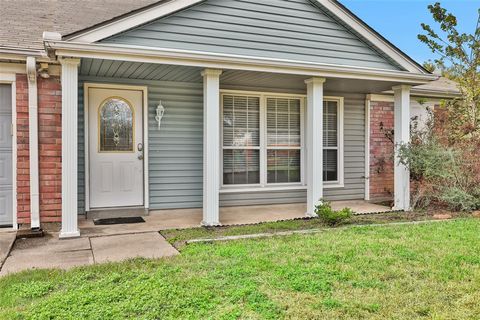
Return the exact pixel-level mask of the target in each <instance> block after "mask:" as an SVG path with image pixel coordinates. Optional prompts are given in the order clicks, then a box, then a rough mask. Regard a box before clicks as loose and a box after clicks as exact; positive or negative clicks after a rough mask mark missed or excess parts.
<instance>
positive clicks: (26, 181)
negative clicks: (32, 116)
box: [16, 74, 30, 224]
mask: <svg viewBox="0 0 480 320" xmlns="http://www.w3.org/2000/svg"><path fill="white" fill-rule="evenodd" d="M16 87H17V221H18V223H19V224H29V223H30V171H29V168H30V162H29V161H30V156H29V148H28V146H29V144H28V83H27V75H25V74H17V81H16Z"/></svg>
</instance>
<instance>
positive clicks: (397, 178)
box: [393, 85, 411, 210]
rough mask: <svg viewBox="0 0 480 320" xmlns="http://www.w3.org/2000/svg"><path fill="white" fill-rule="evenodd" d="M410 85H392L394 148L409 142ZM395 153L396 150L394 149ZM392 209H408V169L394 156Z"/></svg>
mask: <svg viewBox="0 0 480 320" xmlns="http://www.w3.org/2000/svg"><path fill="white" fill-rule="evenodd" d="M410 88H411V87H410V86H407V85H400V86H396V87H393V92H394V118H395V121H394V122H395V124H394V132H395V134H394V137H395V149H396V150H397V147H398V146H399V145H401V144H405V143H409V142H410ZM395 153H396V155H397V151H395ZM394 194H395V195H394V198H395V199H394V200H395V204H394V207H393V208H394V209H395V210H409V209H410V171H409V170H408V168H407V167H406V166H405V165H403V164H401V163H400V162H399V159H398V157H397V156H395V167H394Z"/></svg>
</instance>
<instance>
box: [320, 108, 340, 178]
mask: <svg viewBox="0 0 480 320" xmlns="http://www.w3.org/2000/svg"><path fill="white" fill-rule="evenodd" d="M338 148H339V144H338V101H324V102H323V181H327V182H328V181H337V180H338V151H339V149H338Z"/></svg>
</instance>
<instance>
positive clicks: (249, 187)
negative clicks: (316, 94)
mask: <svg viewBox="0 0 480 320" xmlns="http://www.w3.org/2000/svg"><path fill="white" fill-rule="evenodd" d="M225 95H236V96H248V97H258V98H259V99H260V146H259V147H238V148H236V147H225V149H227V150H232V149H240V150H244V149H253V150H260V154H259V156H260V182H259V183H256V184H235V185H232V184H229V185H226V184H224V183H223V150H224V147H223V97H224V96H225ZM267 98H289V99H299V100H300V148H299V149H300V182H285V183H267V174H268V172H267V149H275V148H267V134H266V130H267ZM306 99H307V96H306V95H304V94H290V93H276V92H259V91H244V90H227V89H221V90H220V124H219V125H220V192H221V193H229V192H256V191H270V190H299V189H307V185H306V174H307V173H306V158H305V135H306V131H305V130H306V127H305V113H306ZM324 101H336V102H338V152H337V156H338V180H337V181H328V182H324V188H325V189H328V188H341V187H343V186H344V182H343V177H344V173H343V169H344V163H343V162H344V161H343V159H344V158H343V149H344V146H343V145H344V139H343V136H344V134H343V122H344V119H343V103H344V98H343V97H333V96H324ZM297 148H298V147H292V148H291V149H292V150H293V149H297ZM280 149H288V148H283V147H282V148H280Z"/></svg>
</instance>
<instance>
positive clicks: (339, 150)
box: [322, 96, 345, 189]
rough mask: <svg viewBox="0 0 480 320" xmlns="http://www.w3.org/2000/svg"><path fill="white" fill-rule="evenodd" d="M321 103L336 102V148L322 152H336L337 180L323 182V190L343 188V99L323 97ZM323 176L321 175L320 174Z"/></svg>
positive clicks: (327, 148)
mask: <svg viewBox="0 0 480 320" xmlns="http://www.w3.org/2000/svg"><path fill="white" fill-rule="evenodd" d="M323 101H324V102H325V101H334V102H337V141H338V142H337V147H325V146H323V148H322V149H323V150H337V171H338V172H337V180H335V181H324V182H323V187H324V188H327V189H328V188H343V187H344V186H345V184H344V156H343V154H344V144H345V142H344V128H343V126H344V98H343V97H331V96H325V97H323ZM322 176H323V173H322Z"/></svg>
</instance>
